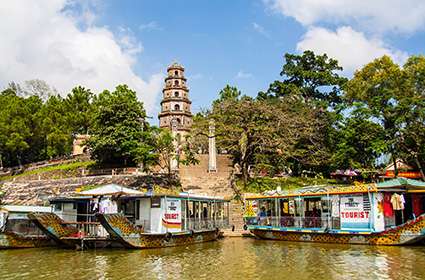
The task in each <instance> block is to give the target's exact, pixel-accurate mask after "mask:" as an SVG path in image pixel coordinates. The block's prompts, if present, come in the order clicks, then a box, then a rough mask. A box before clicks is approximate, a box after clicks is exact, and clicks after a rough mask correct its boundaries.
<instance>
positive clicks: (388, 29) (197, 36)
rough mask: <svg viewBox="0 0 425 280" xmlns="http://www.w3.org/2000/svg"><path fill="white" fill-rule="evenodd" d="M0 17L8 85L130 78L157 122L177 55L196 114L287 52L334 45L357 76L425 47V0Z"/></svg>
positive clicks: (67, 5)
mask: <svg viewBox="0 0 425 280" xmlns="http://www.w3.org/2000/svg"><path fill="white" fill-rule="evenodd" d="M0 17H1V18H2V25H0V36H1V38H2V43H1V44H0V60H1V61H2V63H0V88H4V87H6V86H7V84H8V83H9V82H10V81H16V82H21V83H22V82H23V81H25V80H30V79H42V80H45V81H46V82H48V83H49V84H50V85H52V86H54V87H55V88H57V89H58V91H59V92H60V93H61V94H63V95H65V94H66V93H68V92H69V91H70V89H71V88H72V87H74V86H76V85H83V86H85V87H88V88H91V89H92V90H93V91H94V92H100V91H101V90H103V89H113V87H114V86H115V85H117V84H119V83H126V84H128V85H129V86H130V87H131V88H133V89H135V90H136V91H137V93H138V97H139V98H140V99H141V100H142V101H143V102H144V103H145V106H146V108H147V110H148V113H149V115H151V116H153V117H154V118H153V119H152V122H153V123H156V122H157V118H156V115H157V113H158V110H159V102H160V98H161V88H162V85H163V78H164V75H165V70H166V67H167V65H169V64H170V63H171V62H173V61H174V60H177V61H178V62H180V63H182V64H183V65H184V66H185V67H186V75H187V77H188V84H189V87H190V89H191V91H190V96H191V99H192V101H193V111H194V112H197V111H199V110H200V108H206V107H208V106H209V104H210V103H211V101H212V100H214V99H215V98H216V97H217V94H218V92H219V90H220V89H222V88H223V87H224V86H225V85H226V84H230V85H233V86H237V87H238V88H239V89H240V90H241V91H242V93H244V94H247V95H252V96H255V95H256V94H257V93H258V91H260V90H265V89H267V88H268V85H269V84H270V83H271V82H272V81H273V80H275V79H277V78H279V72H280V70H281V67H282V64H283V55H284V53H286V52H290V53H300V52H302V51H303V50H306V49H311V50H313V51H315V52H317V53H328V55H329V56H331V57H335V58H337V59H338V60H339V61H340V63H341V64H342V65H343V66H344V68H345V71H344V72H343V73H342V74H343V75H346V76H348V77H350V76H352V74H353V72H354V70H355V69H358V68H359V67H361V66H362V65H364V64H366V63H368V62H370V61H371V60H372V59H374V58H376V57H380V56H382V55H384V54H387V55H389V56H391V57H392V58H393V59H394V61H396V62H397V63H400V64H402V63H403V62H404V61H405V60H406V58H407V57H408V56H409V55H412V54H422V53H424V47H423V46H424V45H425V36H424V35H425V34H424V27H425V1H423V0H370V1H362V0H326V1H324V0H323V1H321V0H245V1H242V0H234V1H224V0H217V1H206V0H198V1H192V0H187V1H165V0H164V1H162V0H157V1H144V0H141V1H131V0H123V1H118V0H108V1H100V0H39V1H25V0H16V1H8V2H7V3H4V4H3V5H2V7H0ZM22 18H25V21H22V20H21V19H22Z"/></svg>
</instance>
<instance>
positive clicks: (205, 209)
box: [202, 207, 208, 219]
mask: <svg viewBox="0 0 425 280" xmlns="http://www.w3.org/2000/svg"><path fill="white" fill-rule="evenodd" d="M202 215H203V216H204V219H207V218H208V209H207V207H204V209H203V211H202Z"/></svg>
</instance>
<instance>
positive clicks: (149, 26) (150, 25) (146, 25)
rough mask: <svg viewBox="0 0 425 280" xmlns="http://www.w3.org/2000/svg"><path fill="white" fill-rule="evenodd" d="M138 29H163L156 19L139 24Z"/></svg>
mask: <svg viewBox="0 0 425 280" xmlns="http://www.w3.org/2000/svg"><path fill="white" fill-rule="evenodd" d="M139 29H140V30H142V31H143V30H147V31H151V30H163V28H162V27H161V26H159V24H158V23H157V22H156V21H150V22H148V23H144V24H141V25H140V26H139Z"/></svg>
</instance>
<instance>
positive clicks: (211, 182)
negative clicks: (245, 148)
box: [179, 154, 234, 198]
mask: <svg viewBox="0 0 425 280" xmlns="http://www.w3.org/2000/svg"><path fill="white" fill-rule="evenodd" d="M197 158H198V160H199V164H197V165H191V166H180V171H179V173H180V180H181V184H182V188H183V190H184V191H191V192H193V193H196V194H205V195H213V196H223V197H225V198H233V196H234V192H233V189H232V187H231V185H230V175H231V173H232V170H233V168H232V160H231V158H230V157H229V156H228V155H217V172H211V173H210V172H208V155H206V154H201V155H198V156H197Z"/></svg>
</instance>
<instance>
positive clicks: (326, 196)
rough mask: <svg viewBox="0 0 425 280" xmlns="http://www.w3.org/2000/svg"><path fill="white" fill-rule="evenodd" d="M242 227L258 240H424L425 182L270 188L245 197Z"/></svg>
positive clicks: (382, 242) (390, 242)
mask: <svg viewBox="0 0 425 280" xmlns="http://www.w3.org/2000/svg"><path fill="white" fill-rule="evenodd" d="M244 221H245V226H244V227H245V228H246V229H249V230H250V231H251V233H253V234H254V235H255V236H256V237H258V238H260V239H269V240H282V241H299V242H322V243H340V244H366V245H411V244H416V243H421V242H423V241H424V240H425V183H424V182H422V181H417V180H412V179H406V178H397V179H393V180H389V181H385V182H381V183H376V184H375V183H374V184H357V185H353V186H312V187H306V188H301V189H298V190H293V191H290V190H288V191H281V190H276V191H270V192H266V193H264V194H263V195H256V196H250V197H247V198H246V201H245V213H244Z"/></svg>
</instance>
